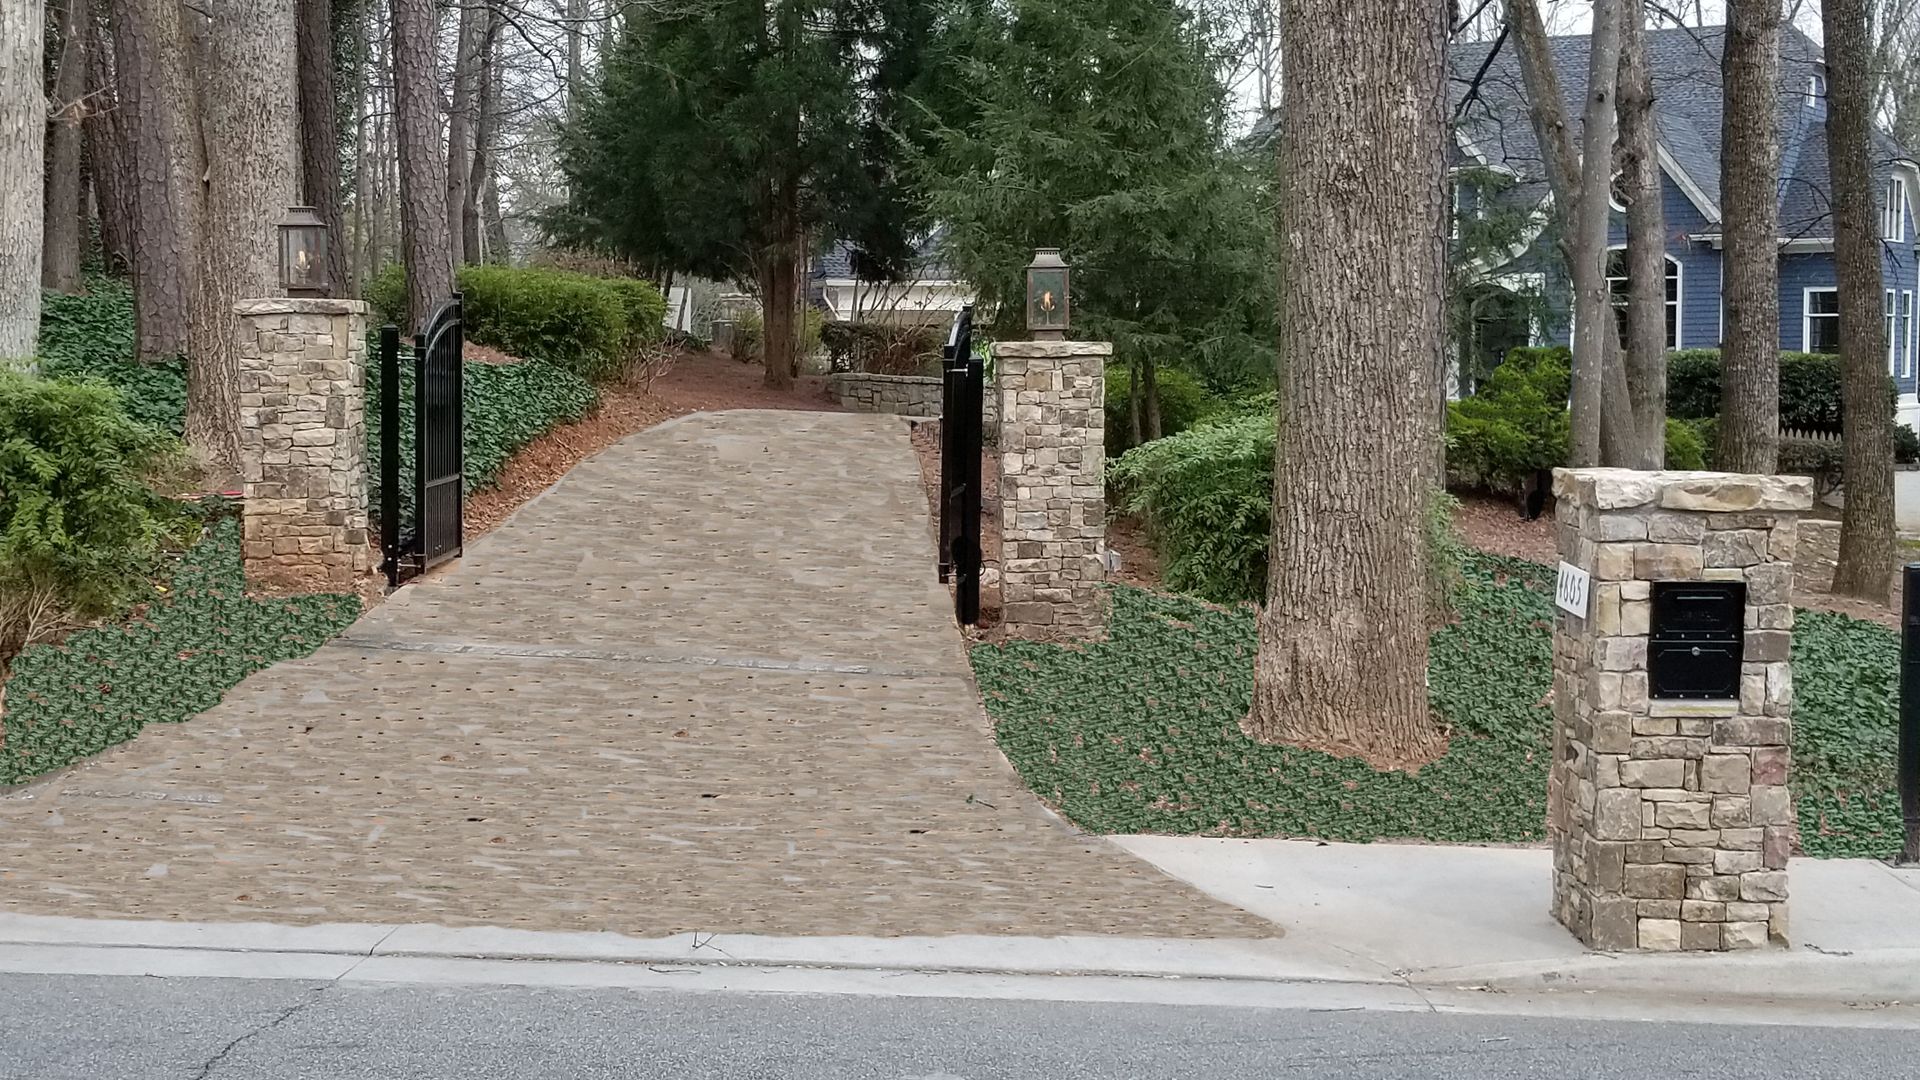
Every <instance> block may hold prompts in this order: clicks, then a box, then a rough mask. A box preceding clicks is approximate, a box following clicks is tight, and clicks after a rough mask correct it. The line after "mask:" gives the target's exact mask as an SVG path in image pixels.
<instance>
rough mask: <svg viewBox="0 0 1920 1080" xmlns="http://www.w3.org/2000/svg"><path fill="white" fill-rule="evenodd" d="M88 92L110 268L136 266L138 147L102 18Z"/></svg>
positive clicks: (90, 166)
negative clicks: (133, 181) (131, 138)
mask: <svg viewBox="0 0 1920 1080" xmlns="http://www.w3.org/2000/svg"><path fill="white" fill-rule="evenodd" d="M88 32H89V35H90V39H89V43H88V47H87V93H88V95H89V96H91V97H92V98H93V102H94V107H93V108H91V109H89V110H87V119H86V126H85V135H86V161H87V175H88V176H89V177H90V178H91V179H92V180H93V198H94V202H95V204H96V205H97V206H98V207H99V211H100V248H101V251H102V254H103V255H104V257H105V261H106V264H107V268H108V269H109V270H110V271H115V272H117V271H120V270H127V271H131V270H132V268H133V233H134V227H133V194H132V191H131V186H130V185H129V183H128V178H129V170H130V169H131V168H132V164H131V162H132V150H131V148H130V146H129V144H128V141H127V140H128V132H127V127H126V121H125V116H124V111H123V108H122V103H121V101H120V98H119V94H118V92H117V91H116V89H115V82H114V74H113V65H112V62H111V57H112V52H111V47H110V45H109V43H108V41H107V37H106V33H105V31H104V29H103V20H101V19H99V18H96V19H94V20H93V21H92V25H91V26H90V27H89V28H88Z"/></svg>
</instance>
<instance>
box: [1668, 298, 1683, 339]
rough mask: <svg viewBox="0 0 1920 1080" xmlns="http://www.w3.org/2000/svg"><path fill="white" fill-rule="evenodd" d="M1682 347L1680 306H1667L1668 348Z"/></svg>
mask: <svg viewBox="0 0 1920 1080" xmlns="http://www.w3.org/2000/svg"><path fill="white" fill-rule="evenodd" d="M1679 347H1680V305H1679V304H1668V305H1667V348H1669V349H1677V348H1679Z"/></svg>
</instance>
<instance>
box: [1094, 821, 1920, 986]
mask: <svg viewBox="0 0 1920 1080" xmlns="http://www.w3.org/2000/svg"><path fill="white" fill-rule="evenodd" d="M1114 840H1115V842H1116V843H1118V844H1119V845H1120V846H1121V847H1123V848H1125V849H1126V850H1128V851H1130V852H1132V853H1133V854H1135V855H1138V856H1140V857H1141V858H1142V859H1145V860H1146V861H1148V862H1150V863H1152V864H1153V865H1155V866H1157V867H1159V868H1160V869H1161V870H1163V871H1165V872H1166V873H1168V874H1169V875H1171V876H1173V877H1176V878H1179V879H1181V880H1183V881H1186V882H1188V883H1190V884H1192V885H1194V886H1196V887H1198V888H1199V889H1200V890H1202V891H1203V892H1206V893H1209V894H1210V895H1213V896H1215V897H1218V898H1219V899H1221V900H1225V901H1227V902H1228V903H1231V904H1233V905H1235V906H1237V907H1240V908H1242V909H1244V910H1247V911H1250V912H1253V913H1255V914H1257V915H1262V916H1264V917H1266V918H1269V919H1273V920H1276V921H1279V922H1283V923H1285V924H1286V926H1287V927H1288V930H1289V938H1288V945H1289V947H1290V950H1291V956H1292V957H1293V958H1295V959H1297V960H1298V961H1300V962H1302V963H1310V964H1318V965H1322V966H1325V967H1337V968H1341V969H1342V970H1344V971H1346V972H1347V973H1348V975H1349V976H1350V977H1352V978H1354V979H1357V980H1364V979H1369V978H1372V979H1404V980H1405V981H1407V982H1408V983H1409V984H1412V985H1415V986H1433V987H1461V986H1473V987H1485V988H1487V989H1490V990H1503V991H1530V990H1548V989H1569V990H1592V991H1605V992H1632V993H1656V994H1658V993H1669V994H1696V993H1697V994H1701V995H1722V996H1739V997H1746V998H1772V997H1780V998H1800V999H1826V1000H1856V999H1859V1000H1881V1001H1907V1002H1913V1001H1920V869H1915V870H1907V869H1900V870H1896V869H1893V868H1891V867H1889V866H1887V865H1886V864H1884V863H1880V862H1877V861H1874V860H1868V859H1798V860H1795V861H1794V863H1793V865H1792V867H1791V873H1792V875H1793V877H1792V927H1791V930H1790V934H1791V937H1792V942H1793V944H1792V946H1791V947H1789V948H1785V949H1766V950H1760V951H1756V952H1750V953H1705V954H1631V955H1613V954H1602V953H1594V952H1590V951H1588V950H1587V949H1586V948H1585V947H1584V946H1582V945H1581V944H1580V943H1579V942H1578V941H1576V940H1575V939H1574V937H1573V935H1571V934H1569V933H1568V932H1567V931H1566V930H1565V929H1564V928H1563V927H1561V926H1560V925H1559V924H1558V923H1556V922H1554V921H1553V919H1552V918H1551V916H1549V915H1548V902H1549V899H1550V893H1551V873H1550V868H1551V862H1552V853H1551V852H1549V851H1547V850H1545V849H1542V848H1473V847H1445V846H1431V845H1413V844H1322V843H1317V842H1314V841H1297V840H1220V839H1206V838H1195V837H1172V836H1126V837H1116V838H1114Z"/></svg>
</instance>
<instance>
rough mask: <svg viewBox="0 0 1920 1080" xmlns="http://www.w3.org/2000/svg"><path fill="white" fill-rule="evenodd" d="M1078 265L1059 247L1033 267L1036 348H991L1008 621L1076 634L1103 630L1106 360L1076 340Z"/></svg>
mask: <svg viewBox="0 0 1920 1080" xmlns="http://www.w3.org/2000/svg"><path fill="white" fill-rule="evenodd" d="M1071 285H1072V281H1071V270H1070V269H1069V267H1068V266H1067V263H1066V262H1065V261H1064V260H1063V259H1061V257H1060V252H1059V250H1058V249H1054V248H1042V249H1040V250H1039V251H1038V252H1036V253H1035V255H1034V259H1033V262H1032V263H1031V264H1029V265H1028V267H1027V298H1026V300H1027V302H1026V308H1027V328H1028V330H1029V331H1030V332H1031V334H1032V336H1033V340H1032V341H1002V342H996V343H995V344H994V346H993V363H994V368H995V371H994V375H993V378H994V384H995V385H996V386H997V387H998V388H999V394H1000V444H999V445H1000V575H1001V577H1000V582H1001V585H1000V589H1001V605H1002V606H1001V623H1002V625H1004V626H1006V627H1007V628H1008V629H1009V631H1011V632H1013V633H1016V634H1026V635H1036V636H1049V637H1053V636H1066V637H1078V636H1088V635H1092V634H1097V633H1099V632H1100V630H1101V628H1102V627H1103V626H1104V625H1105V622H1106V617H1105V605H1104V596H1103V593H1102V589H1101V586H1102V585H1103V584H1104V583H1105V581H1106V529H1107V511H1106V488H1105V469H1106V460H1107V459H1106V363H1107V358H1108V357H1110V356H1111V355H1113V346H1112V345H1110V344H1108V343H1107V342H1104V341H1069V340H1067V332H1068V330H1069V329H1070V328H1071V323H1072V287H1071Z"/></svg>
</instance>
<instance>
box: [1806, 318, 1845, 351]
mask: <svg viewBox="0 0 1920 1080" xmlns="http://www.w3.org/2000/svg"><path fill="white" fill-rule="evenodd" d="M1807 351H1808V352H1817V353H1837V352H1839V351H1840V318H1839V316H1837V315H1815V316H1813V317H1812V318H1809V319H1808V320H1807Z"/></svg>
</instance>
